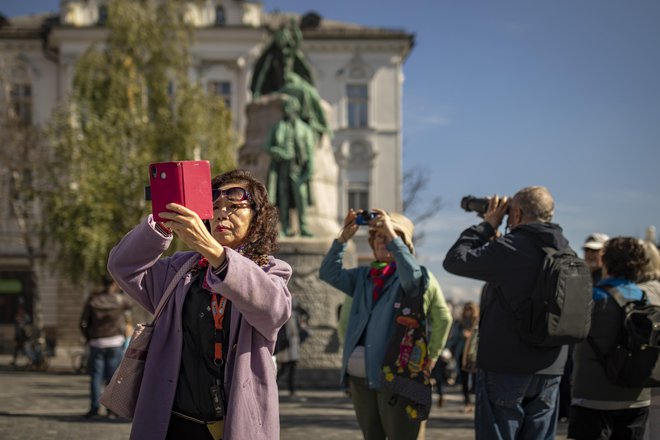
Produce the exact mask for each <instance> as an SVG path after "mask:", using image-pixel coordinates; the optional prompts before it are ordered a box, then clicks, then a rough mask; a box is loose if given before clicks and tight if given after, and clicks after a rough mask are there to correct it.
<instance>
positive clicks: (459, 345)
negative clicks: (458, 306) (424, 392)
mask: <svg viewBox="0 0 660 440" xmlns="http://www.w3.org/2000/svg"><path fill="white" fill-rule="evenodd" d="M478 322H479V307H478V306H477V305H476V304H475V303H473V302H472V301H468V302H466V303H465V304H464V305H463V311H462V313H461V316H460V317H459V319H457V320H455V321H454V324H453V326H452V330H451V332H450V335H449V340H448V341H447V348H449V350H451V352H452V354H453V356H454V359H456V360H457V361H456V363H457V365H456V368H457V370H458V371H457V373H458V377H460V380H461V389H462V390H463V411H464V412H472V409H473V403H472V399H471V398H470V394H471V393H474V381H475V374H474V373H473V372H470V371H469V369H466V368H465V365H464V362H463V359H464V357H465V356H464V354H465V349H466V344H467V341H468V340H469V339H470V337H471V336H472V332H473V330H474V328H475V327H476V325H477V323H478Z"/></svg>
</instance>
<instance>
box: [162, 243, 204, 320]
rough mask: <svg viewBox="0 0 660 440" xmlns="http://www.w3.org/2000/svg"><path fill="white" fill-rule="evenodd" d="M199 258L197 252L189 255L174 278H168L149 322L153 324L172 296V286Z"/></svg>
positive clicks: (174, 285)
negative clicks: (168, 282) (152, 317)
mask: <svg viewBox="0 0 660 440" xmlns="http://www.w3.org/2000/svg"><path fill="white" fill-rule="evenodd" d="M198 259H199V256H198V255H197V254H195V255H193V256H192V257H190V258H189V259H188V260H187V261H186V262H185V263H183V266H181V267H180V268H179V271H178V272H177V273H176V275H174V278H172V279H171V280H170V284H169V285H168V286H167V289H165V293H163V296H162V297H161V298H160V302H159V303H158V307H156V311H155V312H154V319H153V320H152V321H151V324H152V325H153V324H154V323H155V322H156V320H157V319H158V317H159V316H160V314H161V313H162V312H163V309H164V308H165V306H166V305H167V302H168V301H169V300H170V298H171V297H172V292H174V288H175V287H176V285H177V284H178V283H179V281H180V280H181V278H183V276H184V275H185V274H186V273H188V271H189V270H190V268H191V267H193V265H194V264H195V262H197V260H198Z"/></svg>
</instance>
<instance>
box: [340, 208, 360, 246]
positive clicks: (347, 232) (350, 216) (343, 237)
mask: <svg viewBox="0 0 660 440" xmlns="http://www.w3.org/2000/svg"><path fill="white" fill-rule="evenodd" d="M356 218H357V213H356V212H355V211H354V210H353V209H349V210H348V213H347V214H346V218H344V227H343V228H342V230H341V232H340V233H339V237H338V238H337V240H338V241H339V242H340V243H346V242H347V241H348V240H350V239H351V238H352V237H353V236H354V235H355V233H356V232H357V230H358V228H359V227H360V226H359V225H357V224H356V223H355V219H356Z"/></svg>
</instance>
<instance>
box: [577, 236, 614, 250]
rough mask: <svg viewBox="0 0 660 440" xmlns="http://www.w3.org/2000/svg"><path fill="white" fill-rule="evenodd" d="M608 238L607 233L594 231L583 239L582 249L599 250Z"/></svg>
mask: <svg viewBox="0 0 660 440" xmlns="http://www.w3.org/2000/svg"><path fill="white" fill-rule="evenodd" d="M609 239H610V237H609V235H607V234H603V233H602V232H594V233H593V234H591V235H590V236H588V237H587V239H586V240H584V244H583V245H582V249H591V250H594V251H599V250H601V249H602V248H603V246H605V242H606V241H607V240H609Z"/></svg>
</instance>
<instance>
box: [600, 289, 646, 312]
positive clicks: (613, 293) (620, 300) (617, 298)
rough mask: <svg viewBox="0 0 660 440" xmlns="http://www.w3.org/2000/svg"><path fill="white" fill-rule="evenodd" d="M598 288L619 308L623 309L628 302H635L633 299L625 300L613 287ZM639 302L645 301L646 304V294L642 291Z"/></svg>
mask: <svg viewBox="0 0 660 440" xmlns="http://www.w3.org/2000/svg"><path fill="white" fill-rule="evenodd" d="M598 287H599V288H601V289H603V290H604V291H605V292H607V294H608V295H609V296H610V297H612V299H613V300H614V301H616V303H617V304H618V305H619V307H621V308H623V307H625V306H626V304H628V303H630V302H635V301H637V300H635V299H626V298H624V296H623V295H622V294H621V291H620V290H619V289H617V288H616V287H614V286H598ZM640 301H645V302H648V297H647V296H646V292H644V291H643V290H642V298H641V299H640Z"/></svg>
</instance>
